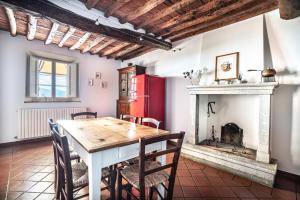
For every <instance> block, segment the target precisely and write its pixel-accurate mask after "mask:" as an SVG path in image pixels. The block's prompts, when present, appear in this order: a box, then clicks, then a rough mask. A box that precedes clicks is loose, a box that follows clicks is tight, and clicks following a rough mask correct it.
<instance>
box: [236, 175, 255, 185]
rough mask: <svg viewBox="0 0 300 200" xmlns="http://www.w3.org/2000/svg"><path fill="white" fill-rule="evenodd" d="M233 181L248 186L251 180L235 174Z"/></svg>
mask: <svg viewBox="0 0 300 200" xmlns="http://www.w3.org/2000/svg"><path fill="white" fill-rule="evenodd" d="M233 181H234V182H237V183H238V184H240V185H241V186H246V187H247V186H250V185H251V183H252V182H251V181H249V180H248V179H245V178H243V177H240V176H235V177H234V178H233Z"/></svg>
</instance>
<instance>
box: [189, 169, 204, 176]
mask: <svg viewBox="0 0 300 200" xmlns="http://www.w3.org/2000/svg"><path fill="white" fill-rule="evenodd" d="M189 171H190V174H191V175H192V176H205V174H204V173H203V171H202V170H201V169H190V170H189Z"/></svg>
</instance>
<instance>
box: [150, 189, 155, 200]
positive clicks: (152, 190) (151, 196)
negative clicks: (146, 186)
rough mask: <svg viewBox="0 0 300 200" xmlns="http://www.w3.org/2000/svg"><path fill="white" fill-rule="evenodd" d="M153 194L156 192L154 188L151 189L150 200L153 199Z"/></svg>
mask: <svg viewBox="0 0 300 200" xmlns="http://www.w3.org/2000/svg"><path fill="white" fill-rule="evenodd" d="M153 192H154V189H153V187H151V188H150V191H149V200H152V199H153Z"/></svg>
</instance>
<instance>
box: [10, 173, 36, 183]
mask: <svg viewBox="0 0 300 200" xmlns="http://www.w3.org/2000/svg"><path fill="white" fill-rule="evenodd" d="M34 174H35V173H33V172H25V171H20V172H19V173H17V174H16V175H15V176H13V177H12V178H11V179H12V180H16V181H22V180H29V178H30V177H31V176H33V175H34Z"/></svg>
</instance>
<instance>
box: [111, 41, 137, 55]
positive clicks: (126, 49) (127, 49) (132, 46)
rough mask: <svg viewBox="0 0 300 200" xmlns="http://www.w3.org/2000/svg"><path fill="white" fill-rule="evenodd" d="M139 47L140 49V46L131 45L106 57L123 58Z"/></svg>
mask: <svg viewBox="0 0 300 200" xmlns="http://www.w3.org/2000/svg"><path fill="white" fill-rule="evenodd" d="M139 47H140V45H137V44H130V45H128V46H125V47H123V48H122V49H119V50H118V51H115V52H113V53H111V54H109V55H107V56H106V57H107V58H118V57H120V56H123V55H125V54H127V53H129V52H131V51H133V50H135V49H137V48H139Z"/></svg>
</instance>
